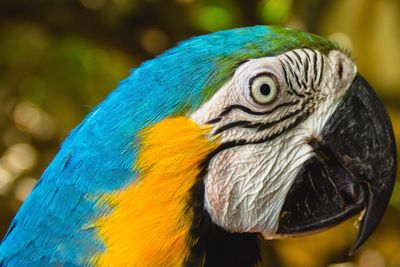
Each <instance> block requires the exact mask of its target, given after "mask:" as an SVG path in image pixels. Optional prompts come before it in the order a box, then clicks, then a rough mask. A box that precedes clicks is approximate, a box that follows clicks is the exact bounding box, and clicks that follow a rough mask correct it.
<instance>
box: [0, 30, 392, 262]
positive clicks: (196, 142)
mask: <svg viewBox="0 0 400 267" xmlns="http://www.w3.org/2000/svg"><path fill="white" fill-rule="evenodd" d="M395 161H396V155H395V146H394V138H393V132H392V128H391V124H390V121H389V119H388V116H387V114H386V112H385V110H384V107H383V105H382V103H381V102H380V101H379V100H378V98H377V96H376V95H375V93H374V92H373V91H372V89H371V87H370V86H369V85H368V83H367V82H366V81H365V80H364V79H363V78H362V77H361V76H360V75H359V74H357V68H356V65H355V64H354V63H353V61H352V60H351V58H350V57H349V55H348V54H347V53H346V52H344V51H343V50H341V49H340V48H339V47H338V46H337V45H335V44H333V43H332V42H330V41H329V40H327V39H324V38H322V37H319V36H316V35H312V34H308V33H303V32H300V31H296V30H292V29H288V28H281V27H266V26H255V27H248V28H240V29H233V30H227V31H222V32H216V33H212V34H208V35H204V36H200V37H195V38H192V39H190V40H188V41H185V42H182V43H181V44H179V45H178V46H177V47H175V48H172V49H170V50H168V51H166V52H165V53H163V54H162V55H160V56H159V57H157V58H155V59H152V60H149V61H147V62H145V63H143V64H142V65H141V66H140V67H138V68H136V69H134V70H133V71H132V73H131V74H130V76H129V77H128V78H126V79H125V80H124V81H122V82H121V83H120V84H119V86H118V88H117V89H116V90H115V91H114V92H113V93H111V94H110V95H109V96H108V97H107V99H105V100H104V101H103V102H102V103H101V104H100V105H98V106H97V107H96V108H95V109H94V110H93V111H92V112H91V113H90V114H89V115H88V116H87V117H86V119H85V120H84V121H83V122H82V123H81V124H80V125H79V126H78V127H76V128H75V129H74V130H73V131H72V132H71V134H70V135H69V136H68V138H67V139H66V140H65V141H64V143H63V144H62V147H61V149H60V151H59V153H58V154H57V155H56V157H55V158H54V160H53V162H52V163H51V164H50V166H49V167H48V168H47V170H46V171H45V172H44V174H43V176H42V177H41V179H40V180H39V182H38V183H37V185H36V186H35V188H34V189H33V191H32V193H31V194H30V196H29V197H28V199H27V200H26V201H25V203H24V204H23V205H22V207H21V209H20V210H19V212H18V213H17V215H16V216H15V218H14V220H13V221H12V223H11V225H10V228H9V230H8V232H7V234H6V236H5V238H4V240H3V242H2V243H1V247H0V265H1V266H244V267H246V266H255V264H257V263H258V262H259V261H260V250H259V246H258V241H259V238H260V237H263V238H265V239H274V238H282V237H286V236H296V235H301V234H305V233H308V232H315V231H320V230H323V229H326V228H328V227H331V226H333V225H336V224H338V223H340V222H342V221H344V220H345V219H347V218H349V217H350V216H353V215H354V214H357V213H360V212H361V211H364V213H363V216H362V220H361V227H360V233H359V236H358V239H357V241H356V242H355V244H354V245H353V247H352V251H354V250H355V249H357V248H358V247H359V246H360V245H361V244H362V243H363V242H364V241H365V240H366V239H367V238H368V236H370V234H371V233H372V231H373V230H374V228H375V227H376V225H377V224H378V222H379V220H380V219H381V217H382V215H383V213H384V210H385V208H386V206H387V204H388V201H389V198H390V195H391V192H392V188H393V183H394V178H395V177H394V176H395Z"/></svg>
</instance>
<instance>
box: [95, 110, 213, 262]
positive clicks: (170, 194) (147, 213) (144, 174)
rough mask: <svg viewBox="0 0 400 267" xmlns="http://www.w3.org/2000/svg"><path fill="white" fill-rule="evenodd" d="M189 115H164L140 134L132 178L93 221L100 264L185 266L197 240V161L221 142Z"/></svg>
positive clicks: (96, 259)
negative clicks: (101, 248)
mask: <svg viewBox="0 0 400 267" xmlns="http://www.w3.org/2000/svg"><path fill="white" fill-rule="evenodd" d="M208 132H209V128H200V127H199V126H198V125H197V124H196V123H194V122H193V121H191V120H190V119H188V118H186V117H177V118H170V119H165V120H163V121H161V122H159V123H157V124H155V125H152V126H150V127H148V128H145V129H144V130H142V131H141V133H140V134H139V138H140V140H141V141H140V147H139V153H138V158H137V161H136V163H135V166H134V168H135V169H137V170H139V177H138V179H137V180H135V182H134V183H132V184H131V185H129V186H128V187H126V188H125V189H123V190H122V191H120V192H117V193H115V194H113V195H110V196H109V197H108V200H107V202H109V204H111V205H112V206H113V207H114V209H113V211H112V212H111V213H110V214H109V215H107V216H105V217H103V218H101V219H99V220H98V221H97V222H96V223H95V226H96V227H98V231H99V235H100V237H101V239H102V240H103V241H104V243H105V246H106V250H105V252H104V253H102V254H99V255H96V256H95V257H94V258H93V259H92V263H94V264H95V265H97V266H181V265H182V264H183V263H184V262H185V260H186V259H187V257H188V255H189V252H190V248H191V246H192V245H193V244H194V242H196V240H193V239H191V238H190V227H191V222H192V218H193V211H192V210H191V208H190V204H189V200H190V189H191V188H192V187H193V185H194V183H195V182H196V180H197V179H198V175H199V172H200V169H199V164H200V163H201V162H202V161H203V160H204V159H205V157H206V156H207V155H208V154H209V153H210V152H211V151H213V150H214V149H216V147H217V142H215V141H210V140H209V139H208V138H207V137H206V135H207V133H208Z"/></svg>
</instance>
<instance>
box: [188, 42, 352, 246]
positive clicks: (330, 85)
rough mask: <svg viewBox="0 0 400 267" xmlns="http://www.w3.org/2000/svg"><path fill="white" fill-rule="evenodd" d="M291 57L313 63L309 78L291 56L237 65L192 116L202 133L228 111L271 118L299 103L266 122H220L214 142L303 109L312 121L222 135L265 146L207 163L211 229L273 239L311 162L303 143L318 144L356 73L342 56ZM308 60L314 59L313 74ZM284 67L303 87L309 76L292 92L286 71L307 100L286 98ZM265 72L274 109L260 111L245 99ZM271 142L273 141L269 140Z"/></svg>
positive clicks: (242, 148)
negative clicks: (272, 83)
mask: <svg viewBox="0 0 400 267" xmlns="http://www.w3.org/2000/svg"><path fill="white" fill-rule="evenodd" d="M295 52H297V55H299V56H300V58H301V61H300V60H299V61H298V62H300V63H301V62H303V63H304V62H305V60H306V54H305V53H308V56H309V58H311V60H309V61H308V64H309V67H308V72H307V74H305V68H306V67H305V65H304V64H300V69H298V68H297V67H296V66H295V65H294V63H293V64H292V63H289V62H290V61H289V60H288V57H290V58H291V59H293V62H295V60H298V57H297V55H295V54H294V53H293V51H290V52H287V53H286V55H284V54H282V55H279V56H276V57H265V58H258V59H251V60H249V61H247V62H245V63H243V64H242V65H240V66H239V67H238V68H237V70H236V71H235V74H234V76H233V77H232V78H231V80H229V81H227V82H226V83H225V84H224V85H223V86H222V87H221V88H220V89H219V91H218V92H217V93H216V94H215V95H214V96H213V97H212V98H211V99H210V100H209V101H208V102H206V103H205V104H204V105H203V106H202V107H200V109H198V110H197V111H196V112H194V113H193V114H192V115H191V118H192V119H193V120H194V121H195V122H197V123H198V124H199V125H205V124H207V122H209V121H210V120H212V119H215V118H217V117H218V116H219V115H220V114H221V112H223V111H224V110H225V108H226V107H228V106H230V105H233V104H240V105H242V106H245V107H247V108H250V109H251V110H253V111H259V112H262V111H268V110H271V109H272V108H274V107H275V106H276V105H278V104H279V103H284V102H288V101H300V102H301V103H299V104H297V105H291V106H286V107H281V108H278V109H276V111H275V112H273V113H272V114H268V115H252V114H249V113H246V112H244V111H242V110H240V109H233V110H231V112H229V113H228V114H226V115H224V116H223V119H222V120H221V121H220V122H218V123H214V124H213V131H212V132H211V134H210V138H211V137H212V136H213V133H214V132H215V130H216V129H218V128H220V127H221V126H223V125H226V124H228V123H231V122H234V121H238V120H247V121H250V122H252V123H257V122H259V123H260V122H261V123H265V122H272V121H275V120H277V119H279V118H281V117H282V116H284V115H285V114H287V113H288V112H290V111H295V110H305V109H308V110H309V111H310V113H311V114H309V115H308V116H307V117H306V119H305V120H303V121H302V122H300V123H297V124H295V126H294V127H291V128H290V127H289V126H290V125H291V124H292V122H293V120H292V119H291V118H289V119H286V120H282V122H278V123H275V124H274V125H273V126H272V127H270V128H268V129H266V130H261V131H257V130H256V129H255V128H243V127H241V126H238V127H233V128H230V129H227V130H225V131H223V132H221V133H220V140H221V143H226V142H229V141H235V140H240V139H245V140H246V141H256V140H258V141H260V140H263V142H261V143H257V144H245V145H237V146H233V147H231V148H228V149H225V150H222V151H221V152H219V153H218V154H216V155H215V156H214V157H213V158H212V159H211V161H210V163H209V168H208V172H207V174H206V176H205V177H204V183H205V202H204V203H205V208H206V210H207V211H208V212H209V214H210V216H211V218H212V220H213V222H214V223H216V224H218V225H219V226H221V227H222V228H224V229H225V230H227V231H230V232H258V233H261V234H262V235H263V236H264V238H266V239H271V238H275V237H277V235H276V234H275V233H276V230H277V227H278V220H279V214H280V211H281V209H282V206H283V204H284V201H285V198H286V195H287V193H288V191H289V189H290V187H291V185H292V183H293V181H294V179H295V178H296V175H297V174H298V172H299V171H300V169H301V167H302V166H303V164H304V163H305V162H306V161H307V160H308V159H310V158H311V157H312V156H313V155H314V154H313V153H314V152H313V148H312V147H311V146H310V145H309V144H308V141H309V140H310V139H311V138H313V137H314V138H317V139H318V137H319V135H320V133H321V131H322V129H323V128H324V125H325V124H326V123H327V121H328V119H329V118H330V117H331V115H332V114H333V113H334V111H335V109H336V108H337V106H338V104H339V103H340V101H341V99H342V97H343V95H344V93H345V92H346V90H347V89H348V88H349V87H350V85H351V83H352V81H353V79H354V77H355V75H356V73H357V71H356V67H355V65H354V63H353V62H352V61H351V60H350V59H349V58H348V56H347V55H346V54H344V53H342V52H339V51H331V52H330V53H329V54H328V55H322V54H321V53H319V52H313V51H310V50H304V49H303V50H300V49H299V50H295ZM313 57H316V59H317V60H316V62H317V64H316V66H315V67H316V68H315V69H314V62H315V61H314V58H313ZM322 57H324V58H323V60H322ZM279 59H280V60H281V61H280V60H279ZM284 59H286V61H284ZM281 62H286V63H285V64H286V66H288V67H290V68H291V70H293V71H295V72H296V73H298V76H299V77H300V79H303V80H304V81H306V79H305V75H308V77H307V78H308V79H307V83H305V84H306V87H305V88H302V87H304V84H303V86H302V87H300V86H297V83H296V81H295V79H294V76H293V75H290V73H288V70H287V69H286V71H287V76H289V77H288V79H290V81H291V82H292V84H293V87H294V89H295V90H296V92H298V93H299V94H302V95H304V96H305V97H304V98H300V97H299V96H297V95H296V94H288V93H287V91H288V90H289V85H288V84H287V83H286V81H285V78H284V75H285V73H284V71H283V67H282V63H281ZM339 62H341V64H342V66H343V75H342V79H339V74H338V73H339ZM322 63H324V65H323V68H321V64H322ZM322 69H323V71H322V72H321V70H322ZM315 70H317V71H316V72H315ZM263 72H268V73H272V74H274V75H275V76H276V77H277V80H278V84H279V91H278V95H277V97H276V99H275V100H274V101H272V102H271V103H269V104H264V105H260V104H257V103H256V102H255V101H254V99H253V98H252V97H251V95H250V91H249V90H250V89H249V81H250V79H251V78H252V77H254V76H255V75H257V74H259V73H263ZM315 73H316V75H315ZM321 73H322V76H321V77H322V79H320V80H321V82H320V83H319V86H316V85H315V86H314V88H315V89H316V90H312V89H311V80H313V82H314V84H315V83H316V82H317V81H318V77H319V75H320V74H321ZM306 93H308V94H306ZM311 98H312V100H310V101H309V103H308V105H306V104H305V99H311ZM273 134H275V136H276V137H275V138H273V139H272V140H267V139H268V137H270V136H271V135H273ZM264 140H266V141H264Z"/></svg>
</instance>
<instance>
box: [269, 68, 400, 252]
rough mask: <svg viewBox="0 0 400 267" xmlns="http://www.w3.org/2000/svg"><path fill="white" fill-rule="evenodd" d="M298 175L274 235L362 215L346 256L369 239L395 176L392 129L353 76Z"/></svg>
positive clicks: (380, 108)
mask: <svg viewBox="0 0 400 267" xmlns="http://www.w3.org/2000/svg"><path fill="white" fill-rule="evenodd" d="M310 144H311V145H312V146H313V147H314V150H315V153H316V156H315V157H313V158H311V159H310V160H309V161H308V162H307V163H306V164H305V165H304V167H303V169H302V171H301V172H300V173H299V174H298V176H297V178H296V180H295V182H294V184H293V186H292V188H291V189H290V191H289V193H288V195H287V197H286V200H285V203H284V205H283V208H282V211H281V216H280V220H279V227H278V230H277V234H278V235H283V236H286V235H291V236H293V235H301V234H304V233H307V232H310V231H321V230H323V229H326V228H329V227H331V226H334V225H336V224H338V223H340V222H342V221H344V220H346V219H348V218H349V217H351V216H354V215H355V214H357V213H360V212H361V211H364V213H363V215H362V219H361V226H360V231H359V234H358V238H357V240H356V241H355V242H354V244H353V246H352V248H351V250H350V253H353V252H354V251H355V250H356V249H357V248H359V247H360V246H361V245H362V244H363V243H364V242H365V241H366V240H367V238H368V237H369V236H370V235H371V234H372V232H373V231H374V229H375V228H376V226H377V225H378V223H379V221H380V220H381V218H382V216H383V213H384V211H385V209H386V207H387V205H388V203H389V199H390V196H391V194H392V190H393V186H394V181H395V173H396V150H395V141H394V136H393V130H392V127H391V123H390V120H389V117H388V115H387V113H386V111H385V108H384V106H383V104H382V103H381V102H380V100H379V99H378V97H377V96H376V94H375V93H374V91H373V90H372V88H371V87H370V85H369V84H368V83H367V82H366V81H365V80H364V79H363V78H362V77H361V76H360V75H357V76H356V77H355V79H354V81H353V83H352V85H351V87H350V88H349V90H348V92H347V93H346V95H345V96H344V98H343V100H342V103H341V104H340V105H339V107H338V108H337V110H336V111H335V113H334V114H333V116H332V117H331V118H330V119H329V121H328V123H327V125H326V126H325V128H324V130H323V132H322V134H321V136H320V137H318V138H317V139H315V140H313V141H311V142H310Z"/></svg>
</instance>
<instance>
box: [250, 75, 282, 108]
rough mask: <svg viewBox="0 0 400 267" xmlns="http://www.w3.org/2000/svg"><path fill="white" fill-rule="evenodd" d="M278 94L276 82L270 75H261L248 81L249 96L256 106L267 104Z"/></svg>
mask: <svg viewBox="0 0 400 267" xmlns="http://www.w3.org/2000/svg"><path fill="white" fill-rule="evenodd" d="M277 93H278V82H277V79H276V77H275V76H274V75H272V74H271V73H261V74H258V75H256V76H254V77H253V78H252V79H251V80H250V94H251V96H252V98H253V99H254V100H255V101H256V102H257V103H258V104H268V103H270V102H271V101H273V100H274V99H275V97H276V95H277Z"/></svg>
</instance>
